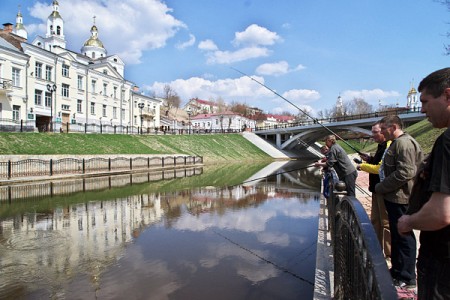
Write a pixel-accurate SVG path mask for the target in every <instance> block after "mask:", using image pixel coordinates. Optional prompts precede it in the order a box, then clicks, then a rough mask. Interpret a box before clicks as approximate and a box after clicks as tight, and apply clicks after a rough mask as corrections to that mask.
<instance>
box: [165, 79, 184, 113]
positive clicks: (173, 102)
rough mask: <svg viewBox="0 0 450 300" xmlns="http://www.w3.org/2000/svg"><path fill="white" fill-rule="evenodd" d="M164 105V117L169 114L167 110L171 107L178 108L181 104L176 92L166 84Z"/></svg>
mask: <svg viewBox="0 0 450 300" xmlns="http://www.w3.org/2000/svg"><path fill="white" fill-rule="evenodd" d="M163 98H164V100H165V101H164V107H165V108H166V111H165V114H166V117H167V116H169V111H170V110H171V109H172V108H173V107H176V108H179V107H180V104H181V99H180V97H179V96H178V94H177V93H176V92H175V91H174V90H173V89H172V87H171V86H170V85H168V84H166V85H165V86H164V96H163Z"/></svg>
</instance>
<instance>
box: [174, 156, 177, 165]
mask: <svg viewBox="0 0 450 300" xmlns="http://www.w3.org/2000/svg"><path fill="white" fill-rule="evenodd" d="M176 165H177V157H176V156H174V157H173V166H174V167H175V166H176Z"/></svg>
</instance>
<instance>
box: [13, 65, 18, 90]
mask: <svg viewBox="0 0 450 300" xmlns="http://www.w3.org/2000/svg"><path fill="white" fill-rule="evenodd" d="M12 84H13V86H20V69H17V68H12Z"/></svg>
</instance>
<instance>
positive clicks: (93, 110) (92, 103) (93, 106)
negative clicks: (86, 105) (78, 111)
mask: <svg viewBox="0 0 450 300" xmlns="http://www.w3.org/2000/svg"><path fill="white" fill-rule="evenodd" d="M91 115H95V103H94V102H91Z"/></svg>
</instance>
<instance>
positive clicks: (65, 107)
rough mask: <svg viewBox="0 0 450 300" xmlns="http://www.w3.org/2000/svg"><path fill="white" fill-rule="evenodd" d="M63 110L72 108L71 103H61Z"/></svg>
mask: <svg viewBox="0 0 450 300" xmlns="http://www.w3.org/2000/svg"><path fill="white" fill-rule="evenodd" d="M61 110H66V111H67V110H70V105H67V104H62V105H61Z"/></svg>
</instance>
